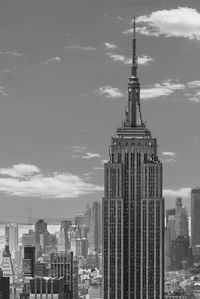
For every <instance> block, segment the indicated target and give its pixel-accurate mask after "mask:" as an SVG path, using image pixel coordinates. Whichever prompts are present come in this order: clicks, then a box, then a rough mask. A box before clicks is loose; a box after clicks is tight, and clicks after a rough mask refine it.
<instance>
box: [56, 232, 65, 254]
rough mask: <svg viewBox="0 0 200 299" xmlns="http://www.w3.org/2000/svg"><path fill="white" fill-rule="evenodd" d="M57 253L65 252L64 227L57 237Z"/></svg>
mask: <svg viewBox="0 0 200 299" xmlns="http://www.w3.org/2000/svg"><path fill="white" fill-rule="evenodd" d="M57 248H58V252H62V251H65V230H64V227H62V226H61V228H60V232H59V235H58V245H57Z"/></svg>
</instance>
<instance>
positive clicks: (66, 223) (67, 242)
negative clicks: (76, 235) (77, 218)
mask: <svg viewBox="0 0 200 299" xmlns="http://www.w3.org/2000/svg"><path fill="white" fill-rule="evenodd" d="M71 225H72V222H71V220H63V221H61V228H62V229H63V231H64V237H65V251H67V250H69V249H70V240H69V236H68V232H69V229H70V227H71Z"/></svg>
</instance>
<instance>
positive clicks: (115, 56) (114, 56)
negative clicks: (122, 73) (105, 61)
mask: <svg viewBox="0 0 200 299" xmlns="http://www.w3.org/2000/svg"><path fill="white" fill-rule="evenodd" d="M106 54H107V55H108V56H109V57H110V58H112V60H113V61H120V62H123V63H124V64H131V62H132V60H131V58H127V57H125V56H124V55H120V54H114V53H111V52H107V53H106Z"/></svg>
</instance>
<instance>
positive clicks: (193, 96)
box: [185, 80, 200, 103]
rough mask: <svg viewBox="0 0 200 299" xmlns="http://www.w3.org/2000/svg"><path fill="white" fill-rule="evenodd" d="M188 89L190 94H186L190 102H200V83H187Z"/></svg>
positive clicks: (197, 81)
mask: <svg viewBox="0 0 200 299" xmlns="http://www.w3.org/2000/svg"><path fill="white" fill-rule="evenodd" d="M187 87H188V88H189V92H187V93H185V96H186V97H187V98H188V100H189V101H191V102H194V103H199V102H200V81H199V80H196V81H191V82H188V83H187Z"/></svg>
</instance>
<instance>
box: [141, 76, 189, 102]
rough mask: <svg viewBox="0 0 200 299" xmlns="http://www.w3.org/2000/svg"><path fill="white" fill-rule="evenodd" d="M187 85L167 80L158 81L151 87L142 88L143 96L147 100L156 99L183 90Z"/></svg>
mask: <svg viewBox="0 0 200 299" xmlns="http://www.w3.org/2000/svg"><path fill="white" fill-rule="evenodd" d="M184 88H185V85H183V84H180V83H177V82H173V81H172V80H166V81H163V82H162V83H156V84H154V86H153V87H151V88H143V89H141V98H142V99H145V100H149V99H156V98H159V97H167V96H169V95H171V94H172V93H174V92H175V91H176V90H183V89H184Z"/></svg>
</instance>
